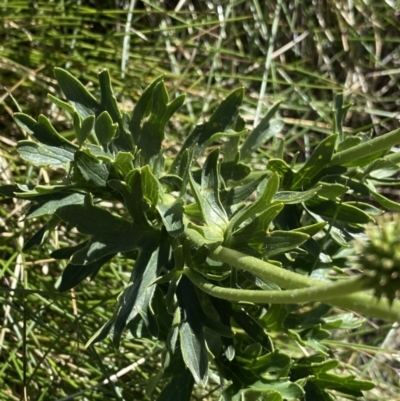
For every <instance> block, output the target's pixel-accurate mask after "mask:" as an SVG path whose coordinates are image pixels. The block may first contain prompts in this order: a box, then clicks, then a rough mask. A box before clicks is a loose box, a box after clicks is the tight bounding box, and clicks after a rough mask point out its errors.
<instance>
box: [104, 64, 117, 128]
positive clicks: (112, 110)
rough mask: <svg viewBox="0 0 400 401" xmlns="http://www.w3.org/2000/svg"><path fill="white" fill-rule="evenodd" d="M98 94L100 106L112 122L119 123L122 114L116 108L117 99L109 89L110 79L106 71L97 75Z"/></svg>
mask: <svg viewBox="0 0 400 401" xmlns="http://www.w3.org/2000/svg"><path fill="white" fill-rule="evenodd" d="M99 83H100V93H101V100H100V104H101V105H102V106H103V107H104V109H105V110H107V111H108V113H109V114H110V116H111V118H112V121H113V122H119V121H120V120H121V118H122V113H121V112H120V110H119V108H118V103H117V99H116V98H115V95H114V92H113V90H112V87H111V78H110V73H109V72H108V70H106V69H104V70H101V71H100V73H99Z"/></svg>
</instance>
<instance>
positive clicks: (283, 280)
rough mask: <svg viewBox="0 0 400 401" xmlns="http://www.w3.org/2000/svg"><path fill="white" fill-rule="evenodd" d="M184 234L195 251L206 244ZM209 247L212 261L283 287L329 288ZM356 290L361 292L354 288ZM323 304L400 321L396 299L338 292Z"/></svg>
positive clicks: (197, 236)
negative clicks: (244, 271)
mask: <svg viewBox="0 0 400 401" xmlns="http://www.w3.org/2000/svg"><path fill="white" fill-rule="evenodd" d="M185 233H186V235H187V236H188V238H189V239H190V241H191V242H192V244H193V245H194V246H195V247H196V248H199V247H201V246H202V245H204V244H207V241H206V240H205V239H204V237H202V235H201V234H199V233H198V232H196V231H195V230H191V229H187V230H186V231H185ZM207 245H208V246H209V247H211V248H212V250H211V253H210V255H209V257H210V258H211V259H213V260H215V261H219V262H222V263H227V264H229V265H231V266H233V267H236V268H238V269H242V270H246V271H248V272H250V273H252V274H254V275H256V276H258V277H260V278H263V279H265V280H269V281H272V282H274V283H276V284H278V285H279V286H280V287H281V288H284V289H296V288H305V287H316V286H318V287H320V286H325V287H326V286H327V283H326V282H323V281H320V280H315V279H312V278H310V277H307V276H303V275H301V274H297V273H294V272H290V271H288V270H285V269H282V268H280V267H277V266H274V265H272V264H271V263H268V262H265V261H263V260H260V259H257V258H254V257H252V256H248V255H246V254H244V253H241V252H238V251H235V250H233V249H229V248H225V247H223V246H216V247H215V248H213V247H212V244H211V243H208V244H207ZM355 290H358V289H356V288H355ZM310 291H312V289H310ZM320 300H322V298H320ZM309 301H311V299H309ZM253 302H254V301H253ZM304 302H305V301H304ZM324 302H326V303H329V304H330V305H334V306H338V307H340V308H343V309H349V310H352V311H354V312H357V313H361V314H363V315H365V316H370V317H377V318H380V319H384V320H388V321H393V322H396V321H400V301H398V300H394V301H393V303H392V305H390V304H389V302H388V300H387V299H385V298H383V299H381V300H378V299H377V298H376V297H374V296H373V295H369V294H364V293H360V294H350V295H343V294H341V293H340V292H338V293H337V296H336V298H329V299H328V300H326V301H324Z"/></svg>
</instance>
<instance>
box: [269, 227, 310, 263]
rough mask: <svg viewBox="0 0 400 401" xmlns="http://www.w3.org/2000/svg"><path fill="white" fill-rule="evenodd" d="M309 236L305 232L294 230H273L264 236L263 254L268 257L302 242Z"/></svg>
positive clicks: (293, 247)
mask: <svg viewBox="0 0 400 401" xmlns="http://www.w3.org/2000/svg"><path fill="white" fill-rule="evenodd" d="M308 238H310V237H309V236H308V235H307V234H303V233H300V232H296V231H280V230H276V231H273V232H272V233H271V234H269V235H268V236H267V237H266V238H265V255H266V256H268V257H270V256H272V255H277V254H279V253H285V252H288V251H290V250H293V249H295V248H296V247H298V246H300V245H301V244H303V243H304V242H305V241H307V240H308Z"/></svg>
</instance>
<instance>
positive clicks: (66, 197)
mask: <svg viewBox="0 0 400 401" xmlns="http://www.w3.org/2000/svg"><path fill="white" fill-rule="evenodd" d="M83 198H84V195H82V194H79V193H71V194H68V193H67V194H66V193H60V194H58V196H56V197H55V199H49V200H46V201H40V200H39V204H38V205H35V207H34V208H31V209H30V210H29V212H28V214H27V216H26V218H27V219H33V218H37V217H40V216H47V215H52V214H53V213H55V211H56V210H57V209H58V208H60V207H62V206H66V205H81V204H83Z"/></svg>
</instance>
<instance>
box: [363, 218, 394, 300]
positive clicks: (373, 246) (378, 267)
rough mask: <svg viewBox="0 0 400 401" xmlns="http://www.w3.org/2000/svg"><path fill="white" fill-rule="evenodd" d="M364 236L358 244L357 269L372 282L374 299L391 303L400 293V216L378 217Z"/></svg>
mask: <svg viewBox="0 0 400 401" xmlns="http://www.w3.org/2000/svg"><path fill="white" fill-rule="evenodd" d="M365 233H366V235H367V238H368V239H367V240H362V241H361V240H360V241H358V242H357V243H356V251H357V253H358V257H357V267H358V268H359V269H360V270H361V271H363V272H364V273H365V274H366V275H368V276H370V277H371V278H372V279H373V280H371V282H372V285H373V286H374V292H375V295H376V296H377V297H378V298H381V297H382V296H386V297H387V298H388V300H389V302H390V303H392V302H393V299H394V298H395V297H396V296H398V295H399V293H400V214H389V213H388V214H385V215H384V216H382V217H379V218H378V219H377V221H376V224H370V225H368V226H367V228H366V230H365Z"/></svg>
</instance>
